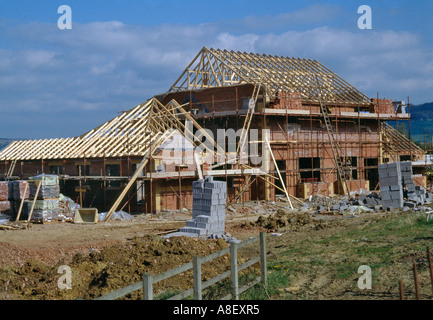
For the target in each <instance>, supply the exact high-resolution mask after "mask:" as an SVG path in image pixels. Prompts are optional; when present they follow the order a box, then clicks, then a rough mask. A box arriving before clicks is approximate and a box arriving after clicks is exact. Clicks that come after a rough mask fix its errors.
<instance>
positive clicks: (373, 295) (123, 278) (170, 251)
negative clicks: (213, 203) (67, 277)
mask: <svg viewBox="0 0 433 320" xmlns="http://www.w3.org/2000/svg"><path fill="white" fill-rule="evenodd" d="M311 208H312V209H311V211H310V212H308V210H305V209H304V210H302V211H301V210H296V209H295V210H290V209H289V204H288V203H287V202H283V201H277V202H249V203H245V204H234V205H231V206H230V207H229V208H228V210H227V214H226V232H227V233H228V234H229V235H230V236H231V237H235V238H237V239H239V240H243V239H248V238H250V237H253V236H257V235H258V234H259V232H261V231H265V232H267V251H268V252H267V253H268V278H269V285H268V287H267V288H266V289H265V288H264V287H263V286H256V287H255V288H253V289H251V290H250V291H248V292H247V293H246V294H244V295H243V296H242V298H243V299H276V300H278V299H310V300H316V299H398V298H399V290H398V280H403V283H404V286H405V293H406V298H408V299H414V297H415V289H414V284H413V272H412V268H413V262H417V265H418V272H419V281H420V287H421V298H425V299H431V297H432V294H433V293H432V291H431V290H432V289H431V288H432V285H431V282H430V276H429V272H428V269H429V265H428V262H427V257H426V247H427V246H428V245H431V244H433V242H432V239H433V228H432V227H433V221H427V219H426V217H425V215H424V214H423V213H422V212H414V211H406V212H403V211H399V210H395V211H388V212H386V211H381V212H375V213H362V214H359V215H353V214H340V213H338V212H335V213H333V214H332V213H327V214H311V212H313V211H314V209H313V208H314V206H311ZM133 216H134V219H133V220H127V221H110V222H101V223H97V224H73V223H70V222H64V223H49V224H33V225H32V226H31V227H30V228H29V229H26V230H8V231H0V299H6V300H7V299H77V298H83V299H94V298H96V297H99V296H101V295H103V294H107V293H109V292H111V291H113V290H116V289H120V288H122V287H125V286H127V285H129V284H131V283H134V282H137V281H140V280H141V277H142V275H143V274H144V273H146V272H150V273H152V274H154V275H156V274H158V273H161V272H164V271H166V270H169V269H172V268H174V267H177V266H179V265H182V264H184V263H188V262H190V261H192V257H193V256H194V255H200V256H204V255H208V254H210V253H212V252H214V251H218V250H221V249H223V248H226V247H227V246H228V244H227V242H226V241H224V240H223V239H219V240H205V239H198V238H188V237H175V238H169V239H166V238H162V237H161V236H162V235H165V234H167V233H170V232H172V231H175V230H177V229H178V228H180V227H183V226H184V225H185V221H186V220H189V219H191V213H190V212H188V211H187V210H182V211H172V212H163V213H160V214H158V215H149V214H147V215H146V214H136V215H133ZM257 254H258V248H255V249H254V250H244V251H242V252H241V256H240V260H239V261H240V262H241V263H242V261H246V260H247V258H248V257H250V256H252V255H257ZM61 265H68V266H69V267H70V268H71V270H72V273H73V274H72V275H73V277H72V289H67V290H60V289H59V287H58V279H59V277H60V276H61V274H59V272H58V268H59V266H61ZM361 265H368V266H370V267H371V269H372V272H373V273H372V289H366V290H361V289H359V288H358V279H359V278H360V277H361V276H362V274H360V273H358V268H359V267H360V266H361ZM229 269H230V259H229V257H228V256H223V257H221V258H218V259H217V260H216V261H214V262H213V263H211V264H206V265H203V281H205V280H208V279H210V278H212V277H214V276H216V275H217V274H219V273H222V272H224V271H226V270H229ZM258 271H259V267H258V265H255V267H254V268H253V272H258ZM190 287H192V272H189V271H188V272H185V273H184V274H182V275H181V276H180V277H179V276H177V277H173V278H171V279H168V280H164V281H162V282H160V283H158V284H157V285H155V291H156V292H157V293H158V292H163V291H168V292H172V293H176V292H180V291H182V290H185V289H188V288H190ZM141 294H142V293H141V292H139V291H137V292H135V293H133V294H129V295H128V296H126V297H125V298H126V299H140V298H141ZM213 294H215V292H208V293H207V295H205V296H204V297H205V298H209V299H212V298H213V297H214V296H213Z"/></svg>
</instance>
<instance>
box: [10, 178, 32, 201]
mask: <svg viewBox="0 0 433 320" xmlns="http://www.w3.org/2000/svg"><path fill="white" fill-rule="evenodd" d="M28 184H29V183H28V182H27V181H26V180H15V181H13V182H12V186H11V187H12V195H13V197H12V198H13V200H15V202H18V201H19V200H21V199H28V198H29V197H30V188H29V187H28ZM26 185H27V188H26Z"/></svg>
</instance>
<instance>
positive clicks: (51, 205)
mask: <svg viewBox="0 0 433 320" xmlns="http://www.w3.org/2000/svg"><path fill="white" fill-rule="evenodd" d="M29 181H32V182H33V181H40V183H41V187H40V190H39V194H38V195H37V199H36V200H35V207H34V210H33V214H32V217H31V221H35V222H51V221H57V220H59V195H60V192H59V190H60V189H59V178H58V176H56V175H46V174H41V175H38V176H34V177H30V178H29ZM29 185H30V198H31V199H32V200H26V201H25V202H24V205H23V214H28V213H29V211H30V208H31V206H32V204H33V201H34V200H33V199H34V198H35V195H36V190H37V185H36V183H30V184H29Z"/></svg>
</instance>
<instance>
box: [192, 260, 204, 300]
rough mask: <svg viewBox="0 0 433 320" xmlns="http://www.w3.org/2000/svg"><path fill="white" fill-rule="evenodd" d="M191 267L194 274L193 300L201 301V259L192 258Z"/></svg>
mask: <svg viewBox="0 0 433 320" xmlns="http://www.w3.org/2000/svg"><path fill="white" fill-rule="evenodd" d="M192 266H193V273H194V300H202V295H201V294H202V292H201V259H200V257H199V256H194V258H193V263H192Z"/></svg>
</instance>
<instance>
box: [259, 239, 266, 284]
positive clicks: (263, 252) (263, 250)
mask: <svg viewBox="0 0 433 320" xmlns="http://www.w3.org/2000/svg"><path fill="white" fill-rule="evenodd" d="M260 269H261V273H262V283H263V285H264V286H266V283H267V281H268V274H267V261H266V234H265V233H264V232H260Z"/></svg>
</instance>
